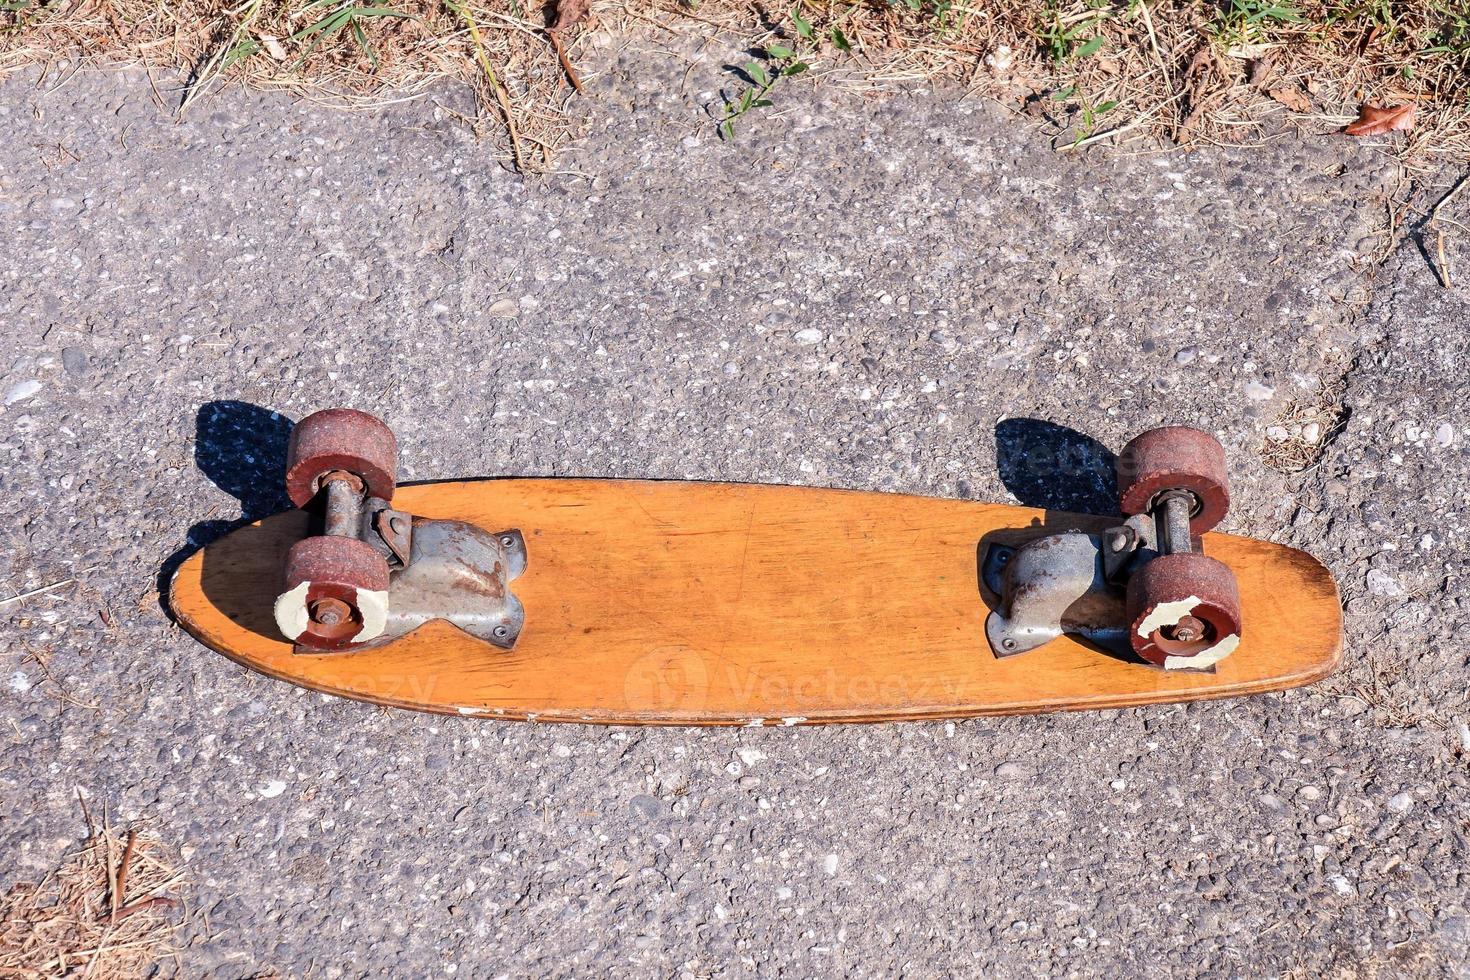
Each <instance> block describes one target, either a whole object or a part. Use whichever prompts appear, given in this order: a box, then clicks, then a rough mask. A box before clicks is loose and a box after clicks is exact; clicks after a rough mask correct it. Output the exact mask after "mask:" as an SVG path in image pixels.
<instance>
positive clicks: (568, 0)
mask: <svg viewBox="0 0 1470 980" xmlns="http://www.w3.org/2000/svg"><path fill="white" fill-rule="evenodd" d="M590 9H592V0H557V3H556V21H555V22H554V23H553V24H552V25H551V29H552V30H553V31H564V30H566V29H567V28H569V27H575V26H576V25H577V24H579V23H581V22H582V21H583V20H586V19H587V11H588V10H590Z"/></svg>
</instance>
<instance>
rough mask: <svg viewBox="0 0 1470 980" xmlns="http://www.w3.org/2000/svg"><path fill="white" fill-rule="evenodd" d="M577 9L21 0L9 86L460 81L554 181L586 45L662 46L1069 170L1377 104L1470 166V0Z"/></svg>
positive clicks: (511, 0)
mask: <svg viewBox="0 0 1470 980" xmlns="http://www.w3.org/2000/svg"><path fill="white" fill-rule="evenodd" d="M557 2H558V0H548V3H547V4H546V5H545V6H531V7H524V6H522V5H521V4H520V3H519V2H518V0H240V2H238V3H235V4H233V5H224V4H222V3H220V2H217V0H181V2H166V0H0V72H3V71H5V70H6V69H7V68H14V67H17V66H21V65H33V64H41V65H49V66H53V67H56V66H57V63H58V62H59V61H61V60H63V59H64V60H66V61H67V63H68V65H75V64H78V63H80V62H91V63H99V62H101V63H129V64H143V65H147V66H149V67H153V68H158V69H164V70H167V71H171V72H174V73H182V74H184V75H186V76H187V77H188V82H187V84H185V85H184V86H183V87H182V89H181V90H180V91H177V92H175V93H172V96H173V97H174V99H175V104H176V105H178V106H179V107H181V108H186V107H187V106H188V104H189V103H190V102H193V101H195V100H197V99H198V98H200V97H201V96H203V95H205V94H207V93H208V92H209V91H211V90H213V89H215V88H218V87H219V86H220V85H222V84H226V83H228V82H231V81H240V82H243V83H246V84H251V85H257V86H284V87H288V88H292V89H297V90H300V91H304V92H306V93H308V94H309V95H311V96H312V97H315V98H319V99H325V100H335V101H337V102H340V103H349V104H361V100H363V99H379V100H383V99H390V98H400V97H403V96H405V95H412V94H415V93H419V92H422V91H423V90H424V89H425V88H426V87H427V86H429V85H430V84H432V83H434V82H436V81H439V80H441V79H445V78H450V79H458V80H461V81H464V82H467V83H469V84H471V85H474V86H475V87H476V89H477V90H478V91H479V93H480V95H481V100H480V104H481V106H482V119H484V120H488V121H490V122H492V123H493V124H494V125H493V126H492V127H491V128H490V129H489V130H488V131H490V132H495V133H499V135H500V138H501V139H502V140H504V141H505V143H506V149H507V155H508V156H509V157H510V158H512V160H513V162H514V163H515V164H516V165H517V166H519V167H520V168H522V169H525V170H531V171H534V170H542V169H546V168H547V167H549V166H551V163H552V160H553V158H554V156H555V153H556V150H557V148H558V147H559V146H560V145H561V144H562V143H563V142H564V141H565V140H566V139H567V138H568V131H567V126H566V124H565V121H564V118H565V117H564V109H565V107H566V103H567V100H568V99H569V98H570V97H571V96H572V95H573V94H574V92H575V89H574V79H575V73H574V71H569V70H568V69H569V68H570V66H571V65H572V64H574V63H575V61H576V58H577V51H578V46H579V44H578V42H579V40H580V39H581V38H582V37H583V36H585V32H586V31H589V30H591V31H604V32H611V33H623V32H626V31H627V30H629V29H630V28H632V27H634V26H635V25H637V26H643V27H647V26H648V25H657V27H659V28H660V29H662V30H666V31H670V32H673V33H675V34H680V35H706V36H709V35H720V36H722V37H724V38H725V39H726V40H731V41H744V42H746V43H749V44H753V45H755V46H757V47H761V48H766V49H769V47H770V45H772V44H775V45H779V46H780V47H784V48H789V49H790V50H791V52H792V54H791V56H790V61H789V62H788V63H795V62H796V61H800V62H801V63H803V64H805V65H808V66H810V68H811V69H812V70H811V72H810V73H809V74H808V75H807V76H806V77H810V78H818V79H823V78H826V79H828V80H829V81H830V80H832V79H835V78H837V77H839V76H841V77H843V78H845V79H848V80H852V79H857V80H859V82H860V83H862V84H870V85H872V84H876V85H884V84H891V83H907V82H930V81H934V80H938V79H946V80H950V81H953V82H958V83H959V84H961V85H964V86H967V87H968V88H969V89H970V90H971V91H973V92H977V93H981V94H985V95H989V96H994V97H998V98H1002V99H1005V100H1009V101H1011V102H1013V103H1019V104H1023V105H1025V106H1026V107H1027V108H1028V110H1029V111H1031V112H1032V113H1033V114H1036V115H1039V116H1042V117H1044V118H1046V119H1048V120H1050V121H1051V123H1052V124H1053V125H1054V127H1055V130H1056V132H1057V135H1058V146H1059V148H1062V149H1068V148H1075V147H1080V146H1086V145H1091V144H1093V143H1098V142H1116V141H1119V140H1123V139H1129V138H1149V139H1164V140H1171V141H1174V142H1178V143H1183V144H1189V143H1194V142H1200V141H1214V142H1229V143H1240V142H1250V141H1254V140H1260V139H1263V138H1266V137H1267V136H1269V135H1270V134H1271V133H1273V132H1278V131H1280V128H1281V125H1280V124H1281V122H1282V121H1289V122H1295V123H1297V124H1299V125H1301V126H1302V127H1305V128H1309V129H1312V130H1316V131H1331V130H1333V129H1340V128H1341V127H1342V126H1343V125H1344V124H1345V123H1347V122H1349V121H1351V120H1352V119H1353V118H1354V117H1355V116H1356V113H1357V109H1358V107H1359V106H1360V105H1361V104H1363V103H1365V102H1366V103H1374V104H1380V105H1402V104H1404V103H1406V102H1409V101H1413V102H1415V103H1417V105H1418V112H1417V124H1416V126H1415V127H1414V129H1413V131H1412V132H1411V133H1410V134H1409V135H1408V136H1407V137H1393V138H1392V139H1394V140H1399V141H1400V143H1401V145H1400V146H1399V149H1400V150H1401V152H1402V153H1403V154H1404V156H1405V158H1406V159H1408V160H1412V161H1423V162H1426V163H1429V164H1433V163H1435V162H1436V160H1435V158H1436V157H1443V156H1450V157H1454V158H1456V159H1462V158H1463V157H1464V155H1465V154H1466V153H1467V152H1470V3H1467V2H1466V0H1411V2H1402V0H997V2H983V0H971V2H964V0H957V2H949V0H859V2H846V0H795V2H794V3H783V4H781V5H767V4H765V3H763V2H760V0H688V2H685V0H617V3H616V4H608V3H601V4H598V5H596V6H594V7H593V10H592V14H591V16H590V17H589V18H588V19H586V20H584V21H583V22H582V23H580V24H579V25H578V26H577V27H575V28H573V29H571V30H568V31H558V32H552V31H549V30H548V29H547V25H549V24H551V23H552V22H553V21H554V18H555V16H556V13H557V10H556V3H557ZM560 2H563V3H570V2H575V0H560ZM802 24H808V25H810V28H809V29H798V28H799V26H800V25H802ZM558 42H559V43H558ZM560 47H564V48H565V52H566V55H567V58H566V60H565V61H564V60H563V59H562V58H561V57H560V56H559V55H560V51H559V50H558V49H559V48H560ZM781 60H782V59H780V58H774V59H772V61H774V62H780V61H781ZM829 69H832V70H835V72H829V71H828V70H829ZM671 84H673V80H672V79H671ZM731 84H732V85H734V86H735V87H736V88H737V89H738V88H739V85H740V83H738V82H735V81H733V80H732V82H731ZM771 97H772V98H774V97H775V96H774V93H772V94H771ZM757 108H759V107H757Z"/></svg>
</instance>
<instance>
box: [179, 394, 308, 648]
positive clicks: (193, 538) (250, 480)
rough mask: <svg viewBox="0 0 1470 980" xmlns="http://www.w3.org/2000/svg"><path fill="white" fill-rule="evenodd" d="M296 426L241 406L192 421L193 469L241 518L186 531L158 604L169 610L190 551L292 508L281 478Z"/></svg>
mask: <svg viewBox="0 0 1470 980" xmlns="http://www.w3.org/2000/svg"><path fill="white" fill-rule="evenodd" d="M293 427H294V423H293V422H292V421H291V420H290V419H289V418H287V417H285V416H284V415H281V414H279V413H277V412H272V411H271V410H270V409H267V408H262V407H260V406H259V405H252V404H250V403H249V402H242V401H213V402H205V403H204V404H203V405H201V406H200V407H199V411H198V412H197V413H196V414H195V417H194V433H195V435H194V464H195V465H196V466H198V467H199V470H200V472H201V473H203V474H204V475H205V476H206V477H208V478H209V480H210V482H212V483H213V484H214V485H215V486H217V487H219V488H220V489H221V490H223V491H224V492H225V493H228V494H229V495H230V496H232V497H234V498H235V499H236V500H238V501H240V516H239V517H236V518H233V519H221V520H205V521H199V522H198V523H196V524H194V526H192V527H191V528H189V533H188V535H186V537H185V541H184V545H183V547H181V548H179V549H178V550H177V551H175V552H174V553H173V554H172V555H170V556H169V557H168V559H167V560H166V561H165V562H164V563H163V565H162V567H161V568H159V570H158V583H157V584H158V604H159V607H160V608H162V610H163V612H164V615H166V616H168V617H169V619H171V620H172V619H173V618H174V613H173V610H172V609H170V608H169V603H168V589H169V584H170V582H172V580H173V577H174V572H176V571H177V570H178V568H179V566H180V565H182V564H183V563H184V561H185V560H186V559H188V557H189V556H190V555H192V554H194V552H196V551H198V550H199V549H200V548H203V547H204V546H205V545H208V544H211V543H213V542H214V541H217V540H219V539H220V538H222V537H224V536H225V535H226V534H229V533H230V532H231V531H233V530H235V529H236V528H240V527H243V526H245V525H246V524H253V523H254V522H256V521H258V520H260V519H261V518H263V517H268V516H269V515H271V514H275V513H277V512H279V511H282V510H286V509H287V508H289V507H290V506H291V501H290V500H289V499H288V498H287V497H286V490H285V486H284V485H283V484H282V481H281V474H282V473H284V472H285V470H286V444H287V442H288V440H289V439H290V436H291V429H292V428H293Z"/></svg>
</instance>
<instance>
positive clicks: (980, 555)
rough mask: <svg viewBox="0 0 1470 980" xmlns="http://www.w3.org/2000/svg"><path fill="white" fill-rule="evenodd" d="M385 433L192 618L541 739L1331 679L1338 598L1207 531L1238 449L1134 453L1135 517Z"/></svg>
mask: <svg viewBox="0 0 1470 980" xmlns="http://www.w3.org/2000/svg"><path fill="white" fill-rule="evenodd" d="M396 453H397V444H396V441H395V440H394V437H393V434H392V432H391V431H390V430H389V429H388V427H387V426H386V425H384V424H383V423H382V422H381V421H379V420H378V419H376V418H373V417H372V416H370V415H366V414H364V413H361V412H355V411H351V410H347V409H328V410H326V411H323V412H318V413H316V414H315V415H312V416H310V417H308V418H306V419H304V420H303V421H302V422H301V423H300V424H299V425H298V426H297V427H296V429H295V430H294V432H293V433H292V437H291V445H290V450H289V459H288V468H287V473H286V488H287V492H288V493H289V495H290V497H291V499H292V500H293V501H295V502H296V503H297V504H298V505H299V507H300V509H298V510H294V511H290V512H287V513H283V514H277V515H276V516H274V517H270V518H267V519H266V520H263V521H260V522H258V523H256V524H252V525H249V526H247V527H243V528H241V529H239V530H237V531H235V532H233V533H231V534H229V535H227V536H225V537H224V538H222V539H220V540H218V541H216V542H214V543H213V544H210V545H209V546H208V547H206V548H205V549H204V550H203V551H201V552H198V553H196V554H195V555H193V556H192V557H190V558H189V559H188V560H187V561H186V562H184V563H183V565H182V566H181V567H180V568H179V570H178V572H177V574H176V575H175V576H174V580H173V585H172V589H171V596H170V600H171V603H172V608H173V610H174V612H175V614H176V615H177V617H178V620H179V622H180V623H181V624H182V625H183V626H184V628H185V629H186V630H188V631H189V632H190V633H192V634H193V635H194V636H196V637H197V638H198V639H200V640H201V641H203V642H204V643H205V644H207V645H208V646H210V647H212V648H214V649H215V650H218V651H220V652H221V653H223V654H225V655H226V656H228V657H231V658H232V659H234V660H236V661H238V662H239V663H241V664H243V665H244V666H246V667H250V668H252V669H254V670H258V671H260V672H262V673H265V674H269V675H271V676H272V677H277V678H280V679H282V680H286V681H290V682H292V683H294V684H299V685H301V686H303V687H307V688H311V689H313V690H317V691H325V692H329V693H332V694H339V695H342V696H344V697H349V698H357V699H360V700H364V701H372V702H377V703H379V704H385V705H393V706H397V707H404V708H418V709H422V710H427V711H439V712H444V713H448V714H458V715H473V716H484V717H490V718H506V719H526V720H541V721H582V722H606V723H626V724H675V725H752V726H754V725H795V724H815V723H820V722H839V721H879V720H891V719H920V718H947V717H964V716H971V715H997V714H1019V713H1026V712H1038V711H1054V710H1075V709H1084V708H1114V707H1123V706H1129V705H1140V704H1150V703H1157V702H1169V701H1192V700H1198V699H1204V698H1222V697H1231V696H1235V695H1243V694H1252V693H1256V692H1261V691H1273V690H1280V689H1283V688H1289V687H1295V686H1297V685H1300V684H1307V683H1310V682H1312V681H1315V680H1318V679H1320V678H1322V677H1325V676H1326V675H1328V674H1329V673H1331V672H1332V670H1333V669H1334V668H1335V667H1336V666H1337V663H1338V660H1339V658H1340V652H1341V613H1340V609H1339V604H1338V595H1337V587H1336V585H1335V584H1334V582H1333V580H1332V576H1331V575H1330V573H1329V572H1328V571H1327V569H1326V568H1324V567H1323V566H1322V565H1321V564H1320V563H1319V562H1317V561H1316V560H1315V559H1313V558H1312V557H1311V556H1309V555H1307V554H1305V553H1304V552H1301V551H1297V550H1295V549H1292V548H1288V547H1284V546H1282V545H1276V544H1271V543H1269V542H1266V541H1258V540H1253V539H1250V538H1243V537H1235V536H1231V535H1225V534H1216V533H1205V532H1207V531H1209V529H1210V528H1211V527H1213V526H1214V525H1215V524H1216V523H1217V522H1218V521H1219V520H1220V519H1221V518H1222V517H1223V516H1224V515H1225V511H1226V508H1227V507H1228V504H1229V497H1228V489H1227V486H1226V477H1225V459H1224V450H1223V449H1222V448H1221V447H1220V444H1219V443H1218V442H1216V441H1215V440H1214V439H1213V438H1212V437H1210V436H1209V435H1207V434H1205V433H1203V432H1199V431H1198V430H1195V429H1187V428H1182V427H1171V428H1165V429H1154V430H1151V431H1149V432H1146V433H1144V434H1142V435H1140V436H1139V437H1137V438H1136V439H1134V440H1133V442H1131V443H1129V445H1128V447H1127V448H1126V449H1125V450H1124V452H1123V453H1122V454H1121V455H1120V456H1119V461H1118V469H1119V487H1120V495H1121V509H1122V511H1123V512H1124V513H1125V514H1127V515H1129V516H1128V517H1127V518H1126V520H1125V519H1121V518H1108V517H1096V516H1090V515H1083V514H1067V513H1057V512H1050V511H1043V510H1035V509H1031V508H1026V507H1015V506H1006V505H997V504H984V503H974V502H968V501H957V500H937V499H930V498H923V497H911V496H900V495H896V494H882V493H860V492H854V491H844V490H822V489H810V488H803V487H785V486H751V485H741V484H724V483H683V482H659V481H638V480H577V479H490V480H477V481H466V482H446V483H433V484H422V485H416V486H397V485H396V484H395V477H394V472H395V460H396Z"/></svg>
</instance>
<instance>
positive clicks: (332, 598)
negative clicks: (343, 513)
mask: <svg viewBox="0 0 1470 980" xmlns="http://www.w3.org/2000/svg"><path fill="white" fill-rule="evenodd" d="M275 612H276V625H277V626H279V627H280V629H281V633H282V635H284V636H285V637H286V638H287V639H288V640H291V641H292V642H294V643H299V644H301V645H302V646H305V647H311V648H313V649H317V650H342V649H346V648H347V647H350V646H355V645H357V644H359V643H365V642H367V641H368V640H371V639H374V638H375V637H377V636H379V635H380V634H381V633H382V632H383V627H384V625H385V624H386V619H387V614H388V560H387V559H386V558H384V557H383V556H382V555H380V554H379V553H378V552H377V551H375V550H374V549H373V547H372V546H371V545H369V544H368V543H367V542H365V541H359V540H358V539H356V538H347V537H315V538H306V539H304V540H301V541H298V542H296V543H295V544H294V545H292V546H291V550H290V551H289V552H287V554H286V582H285V588H284V589H283V590H282V592H281V595H280V597H279V598H277V599H276V609H275Z"/></svg>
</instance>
